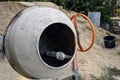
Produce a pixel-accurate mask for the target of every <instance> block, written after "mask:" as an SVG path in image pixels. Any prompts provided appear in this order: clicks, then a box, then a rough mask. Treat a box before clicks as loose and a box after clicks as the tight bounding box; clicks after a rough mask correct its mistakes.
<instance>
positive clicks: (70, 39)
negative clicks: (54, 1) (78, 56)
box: [38, 23, 76, 67]
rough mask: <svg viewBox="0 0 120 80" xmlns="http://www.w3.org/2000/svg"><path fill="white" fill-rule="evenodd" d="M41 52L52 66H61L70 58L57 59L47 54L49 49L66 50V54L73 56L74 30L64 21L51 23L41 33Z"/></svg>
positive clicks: (45, 60)
mask: <svg viewBox="0 0 120 80" xmlns="http://www.w3.org/2000/svg"><path fill="white" fill-rule="evenodd" d="M38 46H39V53H40V56H41V58H42V59H43V61H44V62H45V63H46V64H48V65H49V66H52V67H61V66H63V65H65V64H66V63H67V62H69V61H70V59H65V60H57V59H56V58H54V57H50V56H47V55H46V54H45V53H47V52H48V51H55V52H59V51H61V52H64V53H65V54H66V55H70V56H73V55H74V53H75V46H76V43H75V36H74V33H73V31H72V30H71V29H70V28H69V27H68V26H67V25H65V24H63V23H54V24H51V25H49V26H48V27H47V28H46V29H45V30H44V31H43V33H42V34H41V36H40V40H39V45H38Z"/></svg>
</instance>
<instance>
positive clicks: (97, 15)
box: [88, 12, 101, 26]
mask: <svg viewBox="0 0 120 80" xmlns="http://www.w3.org/2000/svg"><path fill="white" fill-rule="evenodd" d="M88 17H89V18H90V19H91V21H92V22H93V24H94V25H95V26H100V18H101V12H88Z"/></svg>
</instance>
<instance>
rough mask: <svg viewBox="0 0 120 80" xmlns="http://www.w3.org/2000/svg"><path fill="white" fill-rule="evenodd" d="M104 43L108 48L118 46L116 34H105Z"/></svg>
mask: <svg viewBox="0 0 120 80" xmlns="http://www.w3.org/2000/svg"><path fill="white" fill-rule="evenodd" d="M104 44H105V47H106V48H114V47H115V46H116V37H115V36H105V37H104Z"/></svg>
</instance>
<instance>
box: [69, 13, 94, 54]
mask: <svg viewBox="0 0 120 80" xmlns="http://www.w3.org/2000/svg"><path fill="white" fill-rule="evenodd" d="M78 16H82V17H84V18H85V19H86V20H87V21H88V23H89V24H90V27H91V29H92V41H91V44H90V46H89V47H88V48H87V49H83V48H82V46H81V43H80V39H79V31H78V29H77V28H78V26H77V17H78ZM70 19H71V20H74V26H75V29H76V33H77V43H78V51H80V52H86V51H88V50H90V49H91V48H92V46H93V44H94V42H95V37H96V34H95V28H94V25H93V24H92V22H91V20H90V19H89V18H88V17H87V16H86V15H84V14H81V13H77V14H75V15H73V16H72V17H71V18H70Z"/></svg>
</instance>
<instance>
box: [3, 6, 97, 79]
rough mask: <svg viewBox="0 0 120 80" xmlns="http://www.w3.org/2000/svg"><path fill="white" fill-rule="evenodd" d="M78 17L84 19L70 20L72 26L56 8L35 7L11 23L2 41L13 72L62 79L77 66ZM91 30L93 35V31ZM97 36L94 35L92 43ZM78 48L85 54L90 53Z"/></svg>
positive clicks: (17, 16) (30, 76) (27, 75)
mask: <svg viewBox="0 0 120 80" xmlns="http://www.w3.org/2000/svg"><path fill="white" fill-rule="evenodd" d="M77 16H81V15H80V14H77V15H73V17H72V18H71V19H74V24H73V23H72V21H71V20H70V19H69V18H68V17H67V16H66V15H65V14H64V13H63V12H61V11H59V10H56V9H53V8H48V7H40V6H34V7H29V8H27V9H24V10H23V11H21V12H19V13H18V14H17V15H16V16H15V17H14V18H13V19H12V21H11V22H10V24H9V26H8V28H7V29H6V34H5V35H4V38H3V37H1V39H3V45H1V46H2V47H1V50H3V51H4V52H5V56H6V57H7V59H8V61H9V63H10V65H11V66H12V67H13V69H14V70H15V71H17V72H18V73H19V74H21V75H22V76H24V77H27V78H31V79H46V78H47V79H48V78H57V77H59V76H63V75H64V74H67V73H68V72H69V66H70V65H71V64H72V63H74V62H75V56H76V50H77V47H76V46H77V43H78V42H79V41H78V34H77V29H76V27H75V26H77V24H76V22H75V21H76V18H77ZM82 16H83V17H85V18H86V16H84V15H82ZM88 22H89V21H88ZM90 23H91V22H90ZM91 26H93V25H92V24H91ZM92 30H93V32H94V28H93V27H92ZM94 36H95V33H93V40H94ZM93 43H94V41H92V43H91V45H90V47H88V49H90V48H91V47H92V45H93ZM78 46H79V50H80V51H82V52H84V51H86V50H88V49H86V50H83V49H82V47H81V46H80V44H78ZM73 60H74V61H73Z"/></svg>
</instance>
